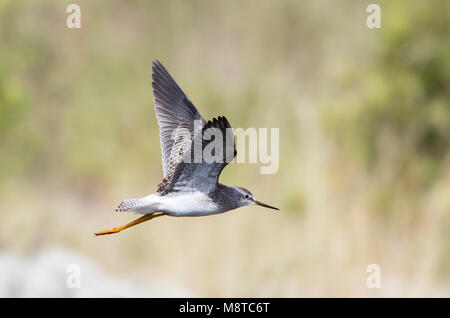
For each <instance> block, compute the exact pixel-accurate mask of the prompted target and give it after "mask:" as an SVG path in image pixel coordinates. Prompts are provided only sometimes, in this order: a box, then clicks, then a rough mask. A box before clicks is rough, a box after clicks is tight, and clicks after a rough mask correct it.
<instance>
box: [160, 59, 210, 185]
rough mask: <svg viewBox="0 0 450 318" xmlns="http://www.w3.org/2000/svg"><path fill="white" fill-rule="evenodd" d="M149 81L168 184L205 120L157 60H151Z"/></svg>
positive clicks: (165, 178)
mask: <svg viewBox="0 0 450 318" xmlns="http://www.w3.org/2000/svg"><path fill="white" fill-rule="evenodd" d="M152 80H153V81H152V87H153V98H154V102H155V112H156V118H157V119H158V124H159V136H160V139H161V153H162V166H163V172H164V180H166V181H168V180H170V179H171V177H172V174H173V172H174V170H175V167H176V165H177V163H178V162H179V161H180V159H181V157H182V156H183V154H184V152H185V151H186V149H187V148H189V146H190V145H191V141H192V139H193V136H194V135H195V134H196V133H197V132H198V131H201V128H202V127H203V125H204V123H205V120H204V119H203V118H202V116H201V115H200V113H199V112H198V110H197V109H196V108H195V106H194V105H193V104H192V102H191V101H190V100H189V98H188V97H187V96H186V94H184V93H183V90H182V89H181V88H180V86H179V85H178V84H177V82H176V81H175V80H174V79H173V77H172V76H171V75H170V74H169V72H168V71H167V70H166V69H165V68H164V66H163V65H162V64H161V63H160V62H159V61H153V65H152ZM195 121H198V123H199V124H198V125H195ZM196 130H197V131H196ZM164 180H163V181H164Z"/></svg>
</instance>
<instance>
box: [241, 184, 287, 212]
mask: <svg viewBox="0 0 450 318" xmlns="http://www.w3.org/2000/svg"><path fill="white" fill-rule="evenodd" d="M233 190H234V191H233V192H234V197H235V198H236V199H237V202H238V206H239V207H241V206H247V205H260V206H263V207H265V208H269V209H274V210H279V209H278V208H276V207H274V206H271V205H268V204H265V203H262V202H260V201H258V200H255V198H254V197H253V194H252V193H251V192H250V191H248V190H247V189H244V188H241V187H233Z"/></svg>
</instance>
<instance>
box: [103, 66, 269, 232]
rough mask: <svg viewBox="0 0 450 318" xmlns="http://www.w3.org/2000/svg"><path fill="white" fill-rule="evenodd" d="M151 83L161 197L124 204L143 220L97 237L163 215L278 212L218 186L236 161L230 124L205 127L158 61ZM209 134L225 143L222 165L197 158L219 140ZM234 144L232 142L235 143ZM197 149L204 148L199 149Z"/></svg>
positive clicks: (241, 192) (219, 120) (215, 122)
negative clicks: (251, 209) (253, 209)
mask: <svg viewBox="0 0 450 318" xmlns="http://www.w3.org/2000/svg"><path fill="white" fill-rule="evenodd" d="M152 80H153V81H152V87H153V97H154V103H155V112H156V117H157V119H158V124H159V132H160V141H161V152H162V166H163V173H164V178H163V180H162V182H161V183H160V184H159V185H158V188H157V192H156V193H154V194H150V195H148V196H146V197H143V198H140V199H127V200H123V201H122V202H121V203H120V204H119V206H118V208H117V209H116V211H120V212H125V211H127V212H128V211H130V212H136V213H138V214H144V215H143V216H141V217H140V218H138V219H136V220H134V221H133V222H131V223H128V224H126V225H123V226H120V227H116V228H112V229H109V230H105V231H101V232H98V233H95V234H96V235H105V234H113V233H118V232H120V231H122V230H124V229H126V228H129V227H131V226H134V225H137V224H139V223H142V222H145V221H148V220H151V219H153V218H155V217H158V216H163V215H170V216H203V215H211V214H217V213H223V212H226V211H230V210H233V209H236V208H240V207H243V206H247V205H252V204H256V205H260V206H263V207H266V208H270V209H275V210H278V208H276V207H273V206H270V205H268V204H265V203H262V202H259V201H257V200H255V198H254V197H253V194H251V193H250V191H248V190H246V189H244V188H241V187H231V186H227V185H224V184H221V183H219V182H218V181H219V175H220V173H221V172H222V170H223V168H224V167H225V166H226V165H227V164H228V163H229V162H231V161H232V160H233V159H234V157H235V156H236V148H235V143H234V134H233V131H232V129H231V126H230V124H229V122H228V120H227V119H226V118H225V117H223V116H219V117H217V118H214V119H213V120H210V121H208V122H206V121H205V120H204V119H203V117H202V116H201V115H200V113H199V112H198V110H197V109H196V108H195V106H194V104H193V103H192V102H191V100H190V99H189V98H188V97H187V96H186V94H184V92H183V90H182V89H181V88H180V86H179V85H178V84H177V82H176V81H175V80H174V79H173V77H172V76H171V75H170V74H169V72H168V71H167V70H166V69H165V68H164V66H163V65H162V64H161V63H160V62H159V61H154V62H153V65H152ZM209 129H212V130H216V131H217V130H219V131H220V133H221V135H222V136H223V137H224V138H223V140H221V141H220V143H221V144H220V145H221V148H222V149H221V153H220V154H219V156H220V158H221V159H222V160H207V159H208V158H202V157H200V159H197V158H198V157H195V156H196V153H198V152H199V151H200V152H201V153H203V150H204V149H205V147H207V146H208V145H209V143H211V142H213V141H214V140H215V138H214V139H213V138H211V136H210V138H205V135H206V134H207V132H208V130H209ZM215 136H216V135H215ZM229 140H232V141H231V143H230V142H229ZM198 144H200V145H201V146H200V147H197V145H198ZM230 154H231V155H230ZM196 159H197V160H196ZM216 159H217V158H216Z"/></svg>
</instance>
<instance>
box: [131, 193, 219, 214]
mask: <svg viewBox="0 0 450 318" xmlns="http://www.w3.org/2000/svg"><path fill="white" fill-rule="evenodd" d="M132 211H134V212H136V213H140V214H151V213H154V212H164V213H167V214H169V215H173V216H201V215H209V214H216V213H221V212H223V211H222V210H219V209H218V208H217V205H216V204H214V203H213V202H212V200H211V198H209V197H208V195H206V194H205V193H203V192H200V191H197V192H173V193H170V194H167V195H164V196H161V195H160V194H159V193H155V194H150V195H148V196H146V197H144V198H141V199H139V204H138V205H137V206H136V207H135V208H133V210H132Z"/></svg>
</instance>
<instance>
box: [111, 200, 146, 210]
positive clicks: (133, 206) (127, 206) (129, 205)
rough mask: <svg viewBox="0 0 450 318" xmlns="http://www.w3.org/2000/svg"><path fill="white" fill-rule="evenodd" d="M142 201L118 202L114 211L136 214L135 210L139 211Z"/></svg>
mask: <svg viewBox="0 0 450 318" xmlns="http://www.w3.org/2000/svg"><path fill="white" fill-rule="evenodd" d="M142 201H143V200H142V199H127V200H123V201H122V202H120V204H119V206H118V207H117V209H116V211H117V212H129V211H134V212H138V211H137V210H139V209H140V208H142V207H143V205H144V204H143V203H144V202H142Z"/></svg>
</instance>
